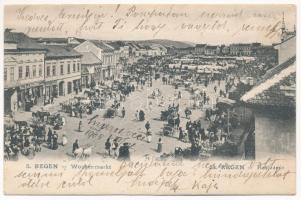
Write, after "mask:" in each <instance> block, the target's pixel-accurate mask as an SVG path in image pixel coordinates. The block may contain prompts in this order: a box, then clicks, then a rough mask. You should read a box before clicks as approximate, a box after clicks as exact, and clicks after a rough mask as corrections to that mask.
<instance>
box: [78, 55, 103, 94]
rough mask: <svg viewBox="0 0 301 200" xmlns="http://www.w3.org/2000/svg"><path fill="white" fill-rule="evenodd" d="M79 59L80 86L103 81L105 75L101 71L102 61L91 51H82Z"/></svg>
mask: <svg viewBox="0 0 301 200" xmlns="http://www.w3.org/2000/svg"><path fill="white" fill-rule="evenodd" d="M81 54H82V59H81V83H82V87H84V88H88V87H90V86H91V83H92V82H94V83H95V84H97V83H98V82H102V81H104V79H105V77H104V74H103V73H102V63H101V60H100V59H98V58H97V57H96V56H95V55H94V54H93V53H91V52H82V53H81Z"/></svg>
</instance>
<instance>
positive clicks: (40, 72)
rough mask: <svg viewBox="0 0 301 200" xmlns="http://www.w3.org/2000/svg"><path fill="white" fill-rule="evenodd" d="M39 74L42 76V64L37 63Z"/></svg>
mask: <svg viewBox="0 0 301 200" xmlns="http://www.w3.org/2000/svg"><path fill="white" fill-rule="evenodd" d="M39 76H40V77H41V76H43V67H42V65H39Z"/></svg>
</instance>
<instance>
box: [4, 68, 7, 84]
mask: <svg viewBox="0 0 301 200" xmlns="http://www.w3.org/2000/svg"><path fill="white" fill-rule="evenodd" d="M4 80H5V81H6V80H7V68H4Z"/></svg>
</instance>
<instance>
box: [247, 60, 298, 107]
mask: <svg viewBox="0 0 301 200" xmlns="http://www.w3.org/2000/svg"><path fill="white" fill-rule="evenodd" d="M295 62H296V56H294V57H292V58H290V59H288V60H287V61H285V62H283V63H282V64H280V65H278V66H276V67H274V68H272V69H270V70H268V71H267V72H266V74H265V75H264V76H263V77H262V79H261V80H260V81H259V82H258V83H257V84H256V85H255V86H254V87H253V88H252V89H251V90H250V91H248V92H247V93H245V94H244V95H243V96H242V97H241V101H243V102H246V103H252V104H259V105H277V104H279V105H288V106H291V105H292V104H294V101H295V99H294V98H295V95H294V94H292V93H290V92H291V91H292V89H293V88H294V87H295V84H296V83H295V80H293V82H294V83H292V85H291V84H287V82H290V81H289V79H292V77H295V73H296V66H295ZM287 79H288V80H287ZM288 88H289V90H291V91H289V90H288ZM286 90H287V91H286ZM292 92H295V91H294V90H293V91H292Z"/></svg>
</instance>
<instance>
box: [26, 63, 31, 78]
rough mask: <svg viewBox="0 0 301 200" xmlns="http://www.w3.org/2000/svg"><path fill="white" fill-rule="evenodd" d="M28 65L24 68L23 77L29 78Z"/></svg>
mask: <svg viewBox="0 0 301 200" xmlns="http://www.w3.org/2000/svg"><path fill="white" fill-rule="evenodd" d="M29 75H30V73H29V66H26V70H25V78H29Z"/></svg>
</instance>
